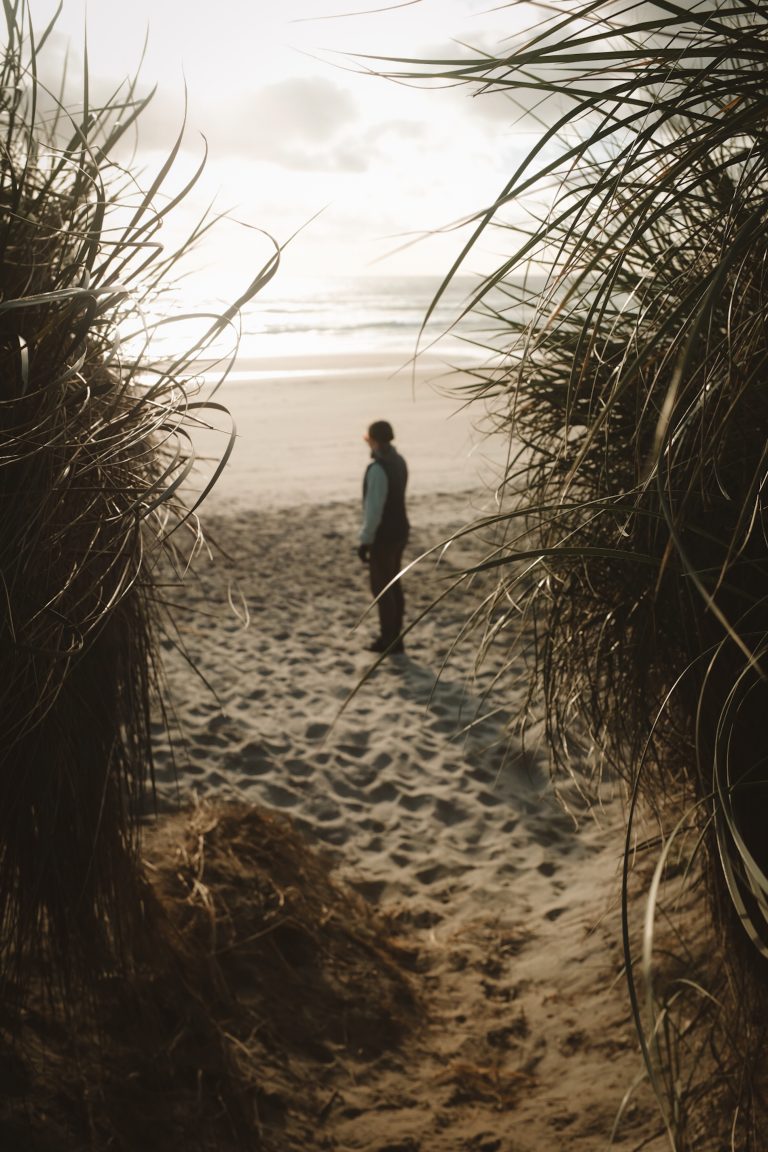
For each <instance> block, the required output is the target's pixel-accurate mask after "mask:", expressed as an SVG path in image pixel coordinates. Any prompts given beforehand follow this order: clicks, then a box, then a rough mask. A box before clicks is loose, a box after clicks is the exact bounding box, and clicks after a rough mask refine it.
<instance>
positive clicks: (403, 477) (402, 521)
mask: <svg viewBox="0 0 768 1152" xmlns="http://www.w3.org/2000/svg"><path fill="white" fill-rule="evenodd" d="M374 464H381V466H382V468H383V469H384V471H385V472H386V474H387V498H386V500H385V501H384V511H383V512H382V515H381V523H380V524H379V526H378V528H377V529H376V536H375V538H374V541H373V542H374V544H404V543H405V541H406V540H407V539H408V529H409V527H410V525H409V523H408V517H407V515H406V512H405V486H406V484H407V483H408V468H407V466H406V463H405V460H403V458H402V456H401V455H400V454H399V453H398V452H396V451H395V449H394V448H393V449H391V450H390V451H389V452H386V453H382V455H381V456H377V457H376V459H375V460H373V461H371V463H370V464H369V465H368V467H367V468H366V470H365V477H364V479H363V499H365V494H366V491H367V490H368V473H369V472H370V470H371V468H372V467H373V465H374Z"/></svg>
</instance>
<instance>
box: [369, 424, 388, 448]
mask: <svg viewBox="0 0 768 1152" xmlns="http://www.w3.org/2000/svg"><path fill="white" fill-rule="evenodd" d="M368 435H369V436H370V438H371V440H376V441H378V443H379V444H388V443H389V442H390V440H394V438H395V434H394V432H393V431H392V425H391V424H390V423H389V421H387V420H374V422H373V424H371V425H370V426H369V428H368Z"/></svg>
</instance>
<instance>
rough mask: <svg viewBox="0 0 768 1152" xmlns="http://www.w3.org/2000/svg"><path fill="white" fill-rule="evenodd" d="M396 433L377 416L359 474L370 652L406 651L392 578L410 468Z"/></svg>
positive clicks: (399, 589) (397, 584) (404, 536)
mask: <svg viewBox="0 0 768 1152" xmlns="http://www.w3.org/2000/svg"><path fill="white" fill-rule="evenodd" d="M394 438H395V434H394V432H393V431H392V425H391V424H390V423H389V422H388V421H386V420H375V421H374V422H373V424H371V425H370V427H369V428H368V432H367V433H366V435H365V436H364V440H365V441H366V443H367V444H368V447H369V448H370V450H371V463H370V464H369V465H368V467H367V469H366V472H365V477H364V479H363V523H362V527H361V529H360V542H359V546H358V549H357V554H358V556H359V557H360V559H361V561H362V562H363V564H367V565H368V571H369V574H370V580H371V592H372V593H373V595H374V597H378V601H377V607H378V610H379V635H378V636H377V638H376V639H375V640H374V641H373V643H372V644H371V645H369V651H371V652H387V653H395V652H402V651H403V650H404V649H403V637H402V631H403V613H404V610H405V597H404V595H403V585H402V582H401V581H400V580H396V579H395V577H396V576H397V575H398V573H399V572H400V568H401V566H402V561H403V551H404V549H405V545H406V543H407V542H408V529H409V524H408V516H407V514H406V510H405V487H406V484H407V483H408V468H407V466H406V463H405V460H404V459H403V457H402V456H401V455H400V453H399V452H398V451H397V449H396V448H395V446H394V444H393V443H392V441H393V440H394ZM392 581H394V583H392Z"/></svg>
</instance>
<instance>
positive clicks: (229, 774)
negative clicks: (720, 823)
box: [157, 365, 668, 1152]
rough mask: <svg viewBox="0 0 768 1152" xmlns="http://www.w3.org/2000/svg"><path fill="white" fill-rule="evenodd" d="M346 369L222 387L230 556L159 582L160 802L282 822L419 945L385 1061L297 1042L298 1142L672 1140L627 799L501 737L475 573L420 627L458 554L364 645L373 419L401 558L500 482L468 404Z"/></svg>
mask: <svg viewBox="0 0 768 1152" xmlns="http://www.w3.org/2000/svg"><path fill="white" fill-rule="evenodd" d="M345 367H346V368H347V369H350V365H346V366H345ZM351 367H352V368H353V369H354V371H351V370H350V371H347V372H344V373H340V374H339V379H338V381H334V379H332V378H329V377H328V376H326V377H324V378H323V380H322V383H320V382H319V379H318V378H313V377H312V375H311V373H309V371H308V369H307V368H306V366H304V371H305V372H307V374H306V375H303V374H301V366H298V367H297V366H295V365H294V366H293V369H292V371H294V372H295V373H296V374H295V375H291V376H282V377H281V376H275V377H272V378H270V377H264V378H261V379H259V380H258V382H257V386H255V387H250V388H249V387H248V386H247V384H246V383H245V382H244V381H242V380H238V381H235V382H232V383H231V384H230V385H228V386H227V388H226V389H225V390H224V392H226V391H227V389H228V390H229V391H228V394H227V395H224V394H222V396H221V399H222V401H223V402H224V403H227V404H228V405H229V406H231V407H232V409H233V411H234V415H235V419H236V420H237V423H238V426H239V442H238V451H237V452H236V454H235V457H234V458H233V463H232V467H231V469H230V470H228V472H227V473H225V476H224V480H223V482H222V484H221V486H220V487H219V488H218V490H217V491H216V493H215V495H214V496H212V497H211V498H210V500H209V501H207V502H206V503H205V504H204V506H203V509H202V515H203V523H204V526H205V529H206V532H207V533H208V534H209V535H210V537H211V539H212V540H213V541H215V543H216V545H217V546H218V547H219V548H220V549H221V550H222V551H223V553H225V554H226V557H227V558H226V559H222V558H221V556H219V557H218V558H216V559H215V562H214V561H211V560H209V559H208V558H207V557H206V556H204V555H202V556H200V557H198V561H197V564H196V575H195V576H194V577H193V576H191V575H190V576H189V577H188V578H187V580H186V581H185V583H184V585H183V587H182V589H181V590H180V591H178V592H176V593H174V594H173V595H174V600H175V603H176V610H175V616H174V619H175V621H176V624H177V628H178V635H179V638H180V639H181V640H182V641H183V645H184V646H185V648H186V650H187V652H188V654H189V656H190V657H191V659H192V661H193V663H194V665H195V666H196V669H197V670H196V671H195V670H193V668H192V667H191V665H190V663H189V662H188V661H187V660H186V659H185V658H182V657H181V656H180V654H179V652H178V651H177V649H176V647H175V643H172V642H171V641H170V640H169V641H167V642H166V644H165V653H164V658H165V669H166V675H167V679H168V684H169V688H170V691H171V695H172V699H173V701H174V706H175V711H176V725H177V732H176V738H177V749H176V757H175V764H174V762H173V758H172V757H171V755H170V752H169V750H168V748H167V744H166V741H165V738H164V736H163V732H162V725H161V724H160V723H159V722H158V725H157V781H158V787H159V791H160V796H161V801H162V807H163V809H164V810H166V811H168V810H175V809H176V808H177V807H178V806H185V805H187V804H189V803H190V802H191V801H193V800H194V799H199V798H201V797H207V798H211V797H216V798H218V799H225V800H227V799H233V800H238V801H245V802H246V803H247V804H255V805H265V806H267V807H268V808H271V809H274V810H276V811H278V812H279V813H282V814H286V815H288V816H289V817H290V818H291V819H292V820H293V821H294V822H295V824H296V826H297V827H298V828H299V829H300V830H301V831H302V832H303V834H304V835H305V837H306V838H307V840H308V841H309V842H310V843H311V844H313V845H315V846H318V847H320V848H321V849H322V850H323V851H325V852H327V853H329V854H330V857H331V859H332V861H333V864H334V866H335V870H336V875H337V876H338V877H339V879H340V880H341V881H343V882H344V883H345V884H348V885H349V886H351V887H352V888H353V889H354V890H355V891H356V892H357V893H359V894H361V895H362V896H363V897H364V899H365V900H366V901H367V902H368V903H369V904H370V905H371V906H373V907H374V908H375V909H377V910H378V911H379V912H381V913H382V914H383V915H384V916H385V917H386V918H387V922H388V923H389V924H390V926H391V930H392V932H393V933H394V934H395V935H396V936H397V937H398V938H400V939H401V940H402V941H405V943H406V945H407V948H408V949H410V950H412V952H413V955H415V956H417V957H418V962H417V963H415V964H414V965H413V972H412V975H411V978H412V979H413V980H414V981H415V982H416V983H417V984H418V994H419V996H420V997H421V998H423V1001H424V1003H425V1005H426V1013H425V1018H424V1020H423V1021H421V1022H420V1024H419V1026H418V1028H415V1029H414V1031H413V1033H412V1034H410V1035H408V1036H406V1037H405V1038H402V1039H401V1040H399V1041H398V1042H397V1043H396V1044H395V1043H393V1045H392V1046H391V1048H388V1049H387V1050H386V1051H384V1052H380V1053H378V1054H377V1055H376V1056H375V1057H374V1058H371V1057H370V1054H366V1053H364V1052H363V1051H362V1050H360V1049H357V1048H355V1046H354V1045H345V1044H343V1043H338V1042H335V1043H334V1044H332V1045H331V1044H330V1043H329V1044H327V1045H326V1052H327V1058H324V1059H323V1060H321V1061H318V1059H317V1053H316V1052H315V1053H314V1054H311V1053H307V1055H306V1060H305V1062H303V1063H302V1061H301V1059H300V1058H299V1057H297V1056H296V1055H295V1054H294V1055H293V1056H292V1067H293V1069H294V1071H295V1072H296V1069H297V1068H298V1072H297V1073H296V1074H297V1075H299V1076H300V1077H301V1076H304V1077H305V1078H306V1083H307V1093H308V1098H309V1097H310V1096H313V1094H316V1093H317V1091H318V1085H322V1094H321V1101H324V1104H322V1108H321V1107H320V1104H318V1108H320V1110H321V1113H322V1117H321V1122H320V1121H319V1120H318V1124H317V1129H316V1142H315V1143H314V1144H311V1145H308V1146H307V1152H313V1149H314V1148H317V1149H320V1148H323V1149H339V1150H342V1149H344V1150H346V1149H349V1150H351V1149H361V1150H370V1152H461V1150H473V1152H545V1150H546V1152H551V1150H552V1149H568V1150H572V1152H596V1150H598V1149H601V1148H605V1147H607V1146H608V1145H609V1141H610V1139H611V1135H612V1133H613V1138H614V1141H615V1146H616V1147H619V1148H622V1149H634V1148H640V1147H643V1148H645V1149H647V1150H648V1152H660V1150H661V1149H662V1148H666V1147H667V1146H668V1145H667V1143H666V1138H665V1137H664V1136H663V1128H662V1124H661V1120H660V1116H659V1113H658V1110H657V1107H656V1104H655V1102H654V1100H653V1097H652V1094H651V1092H650V1090H649V1089H648V1087H647V1085H645V1084H641V1085H640V1086H638V1084H637V1081H638V1078H639V1077H641V1073H642V1061H641V1056H640V1050H639V1045H638V1041H637V1038H636V1035H635V1032H634V1028H633V1025H632V1023H631V1019H630V1013H629V1004H628V997H627V992H626V985H625V981H624V977H623V975H622V964H623V958H622V954H621V949H620V912H619V870H620V863H621V856H622V850H623V829H624V819H623V813H622V802H621V797H620V794H619V792H618V790H617V791H616V793H615V795H614V794H612V793H611V792H610V791H607V792H606V793H604V795H603V804H602V807H601V808H600V809H599V811H597V813H596V812H594V811H593V812H589V811H587V810H586V808H585V807H584V805H583V804H582V803H581V802H580V801H579V798H578V796H577V794H576V793H575V790H573V789H572V788H571V789H570V790H569V787H568V786H566V785H563V795H562V797H561V798H558V797H556V796H555V794H554V791H553V789H552V786H551V783H550V780H549V773H548V768H547V758H546V754H545V749H544V748H543V747H541V746H540V745H539V744H538V743H537V738H536V726H535V723H533V722H532V724H531V727H530V738H529V740H528V741H527V742H526V745H525V747H523V746H521V744H520V743H519V741H518V740H517V739H514V738H512V739H511V738H510V737H509V735H508V730H509V727H510V725H511V724H513V723H514V721H515V720H516V719H518V715H519V710H520V709H521V708H522V706H523V699H522V694H521V691H520V687H519V684H518V685H517V686H515V687H513V683H514V677H512V676H508V675H506V676H505V675H502V674H501V654H500V653H499V654H498V655H493V654H492V655H491V657H490V658H489V660H488V662H487V663H486V665H485V666H483V667H482V668H480V669H479V670H478V669H476V668H475V666H474V664H475V661H474V655H475V652H476V649H477V645H478V641H479V638H480V637H479V634H478V633H477V632H474V633H471V634H469V635H466V636H464V637H463V638H462V637H461V633H462V628H463V626H464V625H466V623H467V620H468V618H469V616H470V613H471V611H472V609H473V608H474V606H475V603H476V599H477V595H478V593H479V591H480V590H481V587H482V585H477V586H476V587H475V588H474V590H473V591H470V592H469V593H466V592H456V593H455V594H453V595H452V596H449V597H447V598H446V599H443V600H441V601H440V602H439V604H437V605H436V606H435V607H434V608H433V609H432V610H431V611H429V612H427V613H426V615H424V617H423V619H419V617H420V616H421V615H422V613H423V612H424V611H425V609H426V608H427V607H428V605H429V604H430V603H431V602H432V601H433V600H434V599H435V598H436V597H438V596H440V594H441V593H442V592H443V591H444V590H445V589H446V587H448V586H449V585H450V584H451V583H452V582H453V580H454V578H455V575H456V573H457V572H458V571H459V570H460V569H461V567H462V565H463V564H464V563H466V561H467V560H468V559H469V558H470V551H471V546H466V547H465V548H464V549H463V550H462V549H461V548H457V547H454V548H452V549H449V550H448V551H447V553H445V554H441V553H440V552H438V553H436V554H435V555H434V556H432V557H431V558H430V559H428V560H426V561H424V562H422V563H421V564H419V565H418V566H417V567H416V568H415V570H413V571H411V572H409V573H408V574H407V577H406V579H405V589H406V614H407V619H408V622H409V624H411V625H412V629H411V631H409V633H408V636H407V638H406V652H405V654H404V655H403V656H398V657H390V658H388V659H386V660H384V661H382V662H381V663H380V664H378V666H376V665H375V664H374V661H375V658H374V657H373V656H372V655H371V653H369V652H368V651H366V650H365V645H366V643H367V642H368V640H369V639H370V637H371V636H372V635H374V633H375V631H376V629H375V624H374V619H373V617H372V616H371V614H370V612H369V611H368V610H369V608H370V604H369V599H370V598H369V594H368V590H367V586H366V580H365V573H364V570H363V568H362V567H361V565H360V564H359V561H358V560H357V557H356V554H355V542H356V529H357V523H358V516H359V500H358V490H359V484H360V478H361V474H362V469H363V468H364V465H365V452H364V448H363V445H362V440H361V436H362V432H363V429H364V426H365V424H366V423H367V421H368V419H372V418H381V417H384V418H388V419H390V420H392V422H393V424H394V425H395V430H396V432H397V434H398V436H397V440H398V444H399V446H400V447H401V449H402V451H403V453H404V454H405V455H406V457H407V458H408V460H409V463H410V465H411V472H412V484H411V500H410V514H411V521H412V539H411V543H410V546H409V550H408V555H407V559H408V560H412V559H414V557H416V556H417V555H419V554H420V553H422V552H424V551H427V550H429V549H432V548H434V547H435V546H436V545H438V544H439V543H440V541H442V540H444V539H446V538H447V537H448V536H449V535H450V533H451V532H452V531H454V530H455V529H457V528H459V527H460V526H461V525H462V524H464V523H465V522H466V520H467V518H468V517H471V516H472V515H473V514H475V513H477V512H481V513H482V512H488V511H489V510H491V509H492V508H493V497H492V495H491V494H490V493H489V492H488V490H487V489H485V488H484V487H483V482H482V481H483V477H482V475H481V473H482V467H481V468H479V469H478V468H477V467H476V462H477V460H478V459H480V454H479V453H478V450H477V449H475V453H476V454H475V456H471V455H469V453H470V452H471V451H472V445H473V444H477V443H478V440H477V439H476V438H474V439H473V437H474V433H473V432H472V429H471V421H470V419H469V418H468V416H467V414H466V413H462V414H461V415H460V416H458V417H452V418H451V417H450V413H451V412H454V411H455V410H456V408H457V403H456V401H455V400H448V399H446V398H445V397H444V396H440V395H438V394H437V393H434V392H432V391H429V390H428V389H427V390H425V389H417V392H416V399H415V400H414V399H413V398H412V397H411V395H410V393H409V389H410V384H409V385H408V386H407V387H404V386H402V385H400V386H398V388H399V390H398V391H397V392H395V391H393V384H392V381H391V380H387V379H385V378H384V375H383V373H382V372H381V370H380V368H381V366H378V367H377V368H376V370H374V368H371V367H370V366H369V369H368V374H367V376H366V377H365V379H363V380H361V379H360V378H359V372H358V369H359V368H360V367H361V366H360V365H353V366H351ZM422 398H423V399H422ZM451 419H453V424H451ZM497 459H498V456H497ZM486 463H487V462H484V463H483V467H485V466H486ZM438 557H439V561H438ZM246 604H247V622H246V609H245V607H244V605H246ZM233 605H234V610H233V607H232V606H233ZM366 613H367V615H366ZM515 659H516V660H517V661H518V663H517V671H518V672H519V670H520V668H521V667H522V665H520V663H519V661H520V660H522V659H523V656H522V655H520V656H518V657H516V658H515ZM563 800H564V801H565V802H566V803H570V804H571V806H572V809H573V813H572V814H569V813H568V812H567V811H566V810H565V808H564V806H563ZM322 1040H323V1038H322V1037H318V1041H319V1042H322ZM627 1093H629V1098H628V1100H627V1101H624V1097H625V1094H627ZM623 1101H624V1104H623V1106H622V1102H623ZM614 1128H615V1131H614ZM284 1147H285V1148H291V1149H292V1148H293V1145H292V1144H290V1142H287V1143H285V1145H284Z"/></svg>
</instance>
